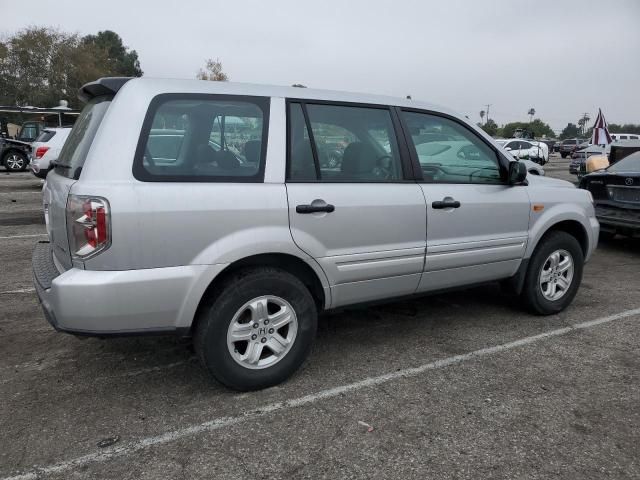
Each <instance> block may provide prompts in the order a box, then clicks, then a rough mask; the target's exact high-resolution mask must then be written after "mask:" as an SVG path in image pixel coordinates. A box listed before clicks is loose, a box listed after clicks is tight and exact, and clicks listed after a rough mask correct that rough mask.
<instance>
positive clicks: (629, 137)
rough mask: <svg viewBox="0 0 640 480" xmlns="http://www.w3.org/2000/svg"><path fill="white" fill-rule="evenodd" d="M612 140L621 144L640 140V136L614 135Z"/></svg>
mask: <svg viewBox="0 0 640 480" xmlns="http://www.w3.org/2000/svg"><path fill="white" fill-rule="evenodd" d="M611 139H612V140H613V141H614V142H620V141H622V140H640V135H638V134H637V133H612V134H611Z"/></svg>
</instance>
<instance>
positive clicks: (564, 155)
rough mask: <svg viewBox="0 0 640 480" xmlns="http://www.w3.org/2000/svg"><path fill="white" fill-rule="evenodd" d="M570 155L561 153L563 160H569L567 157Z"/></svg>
mask: <svg viewBox="0 0 640 480" xmlns="http://www.w3.org/2000/svg"><path fill="white" fill-rule="evenodd" d="M568 155H569V154H568V153H561V154H560V156H561V157H562V158H567V156H568Z"/></svg>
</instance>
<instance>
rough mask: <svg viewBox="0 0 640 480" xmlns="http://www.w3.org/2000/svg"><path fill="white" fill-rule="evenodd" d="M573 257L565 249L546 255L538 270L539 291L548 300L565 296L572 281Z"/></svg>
mask: <svg viewBox="0 0 640 480" xmlns="http://www.w3.org/2000/svg"><path fill="white" fill-rule="evenodd" d="M573 269H574V266H573V257H572V256H571V254H570V253H569V252H567V251H566V250H556V251H555V252H553V253H552V254H551V255H549V256H548V257H547V259H546V260H545V262H544V263H543V264H542V269H541V270H540V281H539V284H540V291H541V292H542V296H543V297H544V298H546V299H547V300H550V301H552V302H553V301H556V300H559V299H561V298H562V297H564V296H565V294H566V293H567V291H568V290H569V288H570V287H571V282H572V281H573Z"/></svg>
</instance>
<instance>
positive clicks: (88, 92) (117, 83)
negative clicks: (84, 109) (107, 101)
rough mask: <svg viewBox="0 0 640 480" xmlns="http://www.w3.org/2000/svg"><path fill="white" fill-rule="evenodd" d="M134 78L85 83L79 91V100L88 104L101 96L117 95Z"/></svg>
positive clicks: (108, 78) (102, 79) (111, 78)
mask: <svg viewBox="0 0 640 480" xmlns="http://www.w3.org/2000/svg"><path fill="white" fill-rule="evenodd" d="M132 78H133V77H103V78H100V79H98V80H96V81H95V82H90V83H85V84H84V85H83V86H82V87H81V88H80V90H78V98H79V99H80V100H81V101H83V102H85V103H86V102H88V101H89V100H91V99H92V98H94V97H99V96H101V95H115V94H116V93H117V92H118V90H120V89H121V88H122V86H123V85H124V84H125V83H127V82H128V81H129V80H131V79H132Z"/></svg>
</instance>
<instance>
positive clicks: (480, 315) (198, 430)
mask: <svg viewBox="0 0 640 480" xmlns="http://www.w3.org/2000/svg"><path fill="white" fill-rule="evenodd" d="M567 169H568V161H566V160H561V159H560V158H559V157H555V156H554V157H553V158H552V160H551V163H550V164H549V165H547V166H545V170H546V171H547V175H549V176H555V177H558V178H564V179H571V178H572V177H571V176H569V175H568V173H567ZM40 188H41V182H40V180H38V179H36V178H35V177H33V176H32V175H31V174H29V173H20V174H11V175H8V174H5V173H4V172H2V171H0V266H1V267H0V270H1V272H2V273H1V275H0V352H2V355H0V432H1V434H0V479H8V478H11V479H17V478H21V479H36V478H52V479H75V478H119V479H151V478H154V479H155V478H185V479H187V478H188V479H192V478H193V479H200V478H202V479H205V478H206V479H211V478H225V479H226V478H238V479H244V478H265V479H266V478H313V479H316V478H330V479H335V478H421V479H422V478H429V479H440V478H444V479H466V478H468V479H479V478H518V479H522V478H531V479H534V478H536V479H537V478H571V479H574V478H593V479H602V478H612V479H627V478H628V479H631V478H640V462H639V458H640V354H639V351H640V350H639V348H640V328H639V326H640V295H639V292H640V276H639V275H638V271H639V270H640V248H639V247H640V240H638V239H635V240H632V239H625V238H617V239H614V240H612V241H610V242H607V243H604V244H601V245H600V246H599V249H598V250H597V251H596V254H595V256H594V257H593V259H592V261H591V262H590V263H589V264H588V265H587V266H586V269H585V275H584V280H583V284H582V287H581V289H580V291H579V293H578V295H577V297H576V299H575V301H574V303H573V305H572V306H571V307H570V308H569V309H568V310H566V311H565V312H563V313H562V314H560V315H555V316H549V317H536V316H531V315H528V314H526V313H523V312H522V311H521V310H520V309H519V307H518V304H517V301H513V300H511V299H510V298H508V297H507V296H505V295H504V294H503V293H501V291H500V290H499V288H498V287H496V286H492V285H490V286H484V287H480V288H474V289H470V290H466V291H463V292H456V293H448V294H444V295H437V296H430V297H423V298H419V299H412V300H409V301H402V302H396V303H390V304H386V305H381V306H375V307H368V308H353V309H348V310H345V311H341V312H336V313H331V314H327V315H325V316H323V317H322V318H321V321H320V325H319V332H318V338H317V342H316V344H315V347H314V351H313V353H312V355H311V358H310V360H309V361H308V362H307V363H306V364H305V366H304V367H303V369H302V370H301V371H299V372H298V373H297V374H296V375H295V376H294V377H293V378H292V379H291V380H290V381H288V382H287V383H285V384H283V385H281V386H278V387H275V388H271V389H268V390H264V391H260V392H252V393H244V394H238V393H234V392H231V391H229V390H226V389H225V388H223V387H221V386H219V385H217V384H216V383H214V382H213V381H211V380H209V379H208V378H207V376H206V375H205V373H204V370H203V369H202V368H201V367H200V365H199V364H198V363H197V361H196V359H195V357H194V355H193V353H192V350H191V349H190V345H189V342H188V341H185V340H181V339H176V338H171V337H169V338H165V337H153V338H122V339H111V340H100V339H93V338H91V339H78V338H75V337H72V336H69V335H63V334H59V333H56V332H54V331H53V329H52V328H51V327H49V325H48V324H47V323H46V321H45V319H44V316H43V315H42V313H41V311H40V307H39V305H38V301H37V298H36V296H35V293H34V292H33V288H32V284H31V266H30V264H31V260H30V259H31V251H32V249H33V246H34V244H35V243H36V242H37V241H38V240H43V239H45V238H46V237H45V236H42V235H43V233H44V232H45V226H44V224H43V220H42V215H41V212H40Z"/></svg>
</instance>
